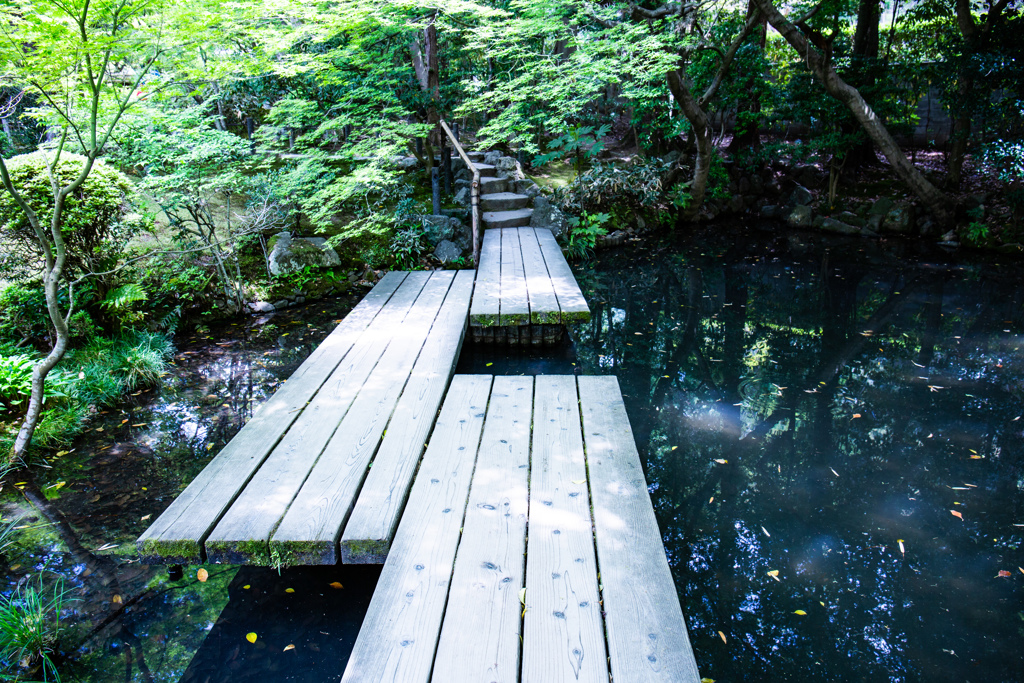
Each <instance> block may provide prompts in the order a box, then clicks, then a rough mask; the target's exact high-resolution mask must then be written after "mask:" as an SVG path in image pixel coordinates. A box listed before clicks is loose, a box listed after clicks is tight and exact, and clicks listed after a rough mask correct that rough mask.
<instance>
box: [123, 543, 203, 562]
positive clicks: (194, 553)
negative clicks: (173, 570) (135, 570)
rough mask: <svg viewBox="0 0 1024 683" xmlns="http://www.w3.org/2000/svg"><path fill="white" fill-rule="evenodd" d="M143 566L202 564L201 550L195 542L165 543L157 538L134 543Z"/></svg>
mask: <svg viewBox="0 0 1024 683" xmlns="http://www.w3.org/2000/svg"><path fill="white" fill-rule="evenodd" d="M135 547H136V548H137V549H138V551H139V555H140V559H141V561H142V562H143V563H144V564H182V565H192V564H202V563H203V550H202V548H201V547H200V546H199V543H198V542H197V541H195V540H176V541H167V540H162V539H159V538H147V539H146V540H142V541H136V542H135Z"/></svg>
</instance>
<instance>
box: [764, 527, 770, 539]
mask: <svg viewBox="0 0 1024 683" xmlns="http://www.w3.org/2000/svg"><path fill="white" fill-rule="evenodd" d="M761 531H763V532H764V535H765V536H767V537H768V538H771V537H772V535H771V534H770V533H768V530H767V529H765V528H764V527H761Z"/></svg>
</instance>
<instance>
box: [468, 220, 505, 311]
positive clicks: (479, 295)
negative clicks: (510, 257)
mask: <svg viewBox="0 0 1024 683" xmlns="http://www.w3.org/2000/svg"><path fill="white" fill-rule="evenodd" d="M500 306H501V231H500V230H487V231H485V232H484V241H483V246H481V248H480V265H479V267H478V268H477V271H476V286H475V287H474V290H473V305H472V306H471V307H470V309H469V324H470V325H480V326H484V327H490V326H494V325H497V324H498V313H499V310H500Z"/></svg>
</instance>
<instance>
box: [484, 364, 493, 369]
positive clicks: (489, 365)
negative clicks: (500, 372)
mask: <svg viewBox="0 0 1024 683" xmlns="http://www.w3.org/2000/svg"><path fill="white" fill-rule="evenodd" d="M492 365H494V363H488V364H487V365H485V366H484V367H488V368H489V367H491V366H492Z"/></svg>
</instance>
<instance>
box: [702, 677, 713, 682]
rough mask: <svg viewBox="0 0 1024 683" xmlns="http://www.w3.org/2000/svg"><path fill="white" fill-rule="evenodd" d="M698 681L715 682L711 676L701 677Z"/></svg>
mask: <svg viewBox="0 0 1024 683" xmlns="http://www.w3.org/2000/svg"><path fill="white" fill-rule="evenodd" d="M700 683H715V679H713V678H702V679H700Z"/></svg>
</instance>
